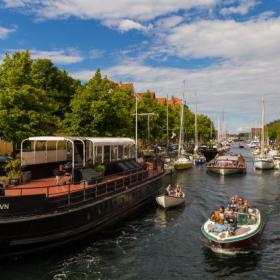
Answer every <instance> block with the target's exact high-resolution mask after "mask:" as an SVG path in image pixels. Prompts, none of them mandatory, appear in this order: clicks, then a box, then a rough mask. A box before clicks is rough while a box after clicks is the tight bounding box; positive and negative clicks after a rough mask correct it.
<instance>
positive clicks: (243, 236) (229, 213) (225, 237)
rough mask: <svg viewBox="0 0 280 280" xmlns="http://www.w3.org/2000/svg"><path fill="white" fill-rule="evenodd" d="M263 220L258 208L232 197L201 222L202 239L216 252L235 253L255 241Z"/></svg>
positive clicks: (245, 248)
mask: <svg viewBox="0 0 280 280" xmlns="http://www.w3.org/2000/svg"><path fill="white" fill-rule="evenodd" d="M263 227H264V222H263V219H262V215H261V212H260V210H259V209H257V208H252V207H250V206H249V204H248V202H247V201H246V200H245V199H243V198H241V197H237V196H235V197H232V198H231V199H230V201H229V204H228V206H227V207H226V208H225V207H224V206H220V207H219V209H218V210H217V211H215V212H214V213H213V214H212V215H211V217H210V218H209V219H208V220H207V221H206V222H205V223H204V224H203V225H202V226H201V232H202V240H203V241H204V243H205V245H206V246H207V247H209V248H210V249H211V250H212V251H214V252H216V253H223V254H237V253H241V252H244V251H245V250H248V249H249V248H250V247H251V246H252V245H253V244H255V243H256V242H257V240H258V238H259V236H260V234H261V232H262V230H263Z"/></svg>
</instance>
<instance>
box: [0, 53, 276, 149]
mask: <svg viewBox="0 0 280 280" xmlns="http://www.w3.org/2000/svg"><path fill="white" fill-rule="evenodd" d="M135 101H136V99H135V96H134V95H133V92H131V90H128V89H124V88H122V87H120V86H119V85H118V84H117V83H115V82H113V81H110V80H109V79H108V78H107V77H106V76H105V77H102V75H101V72H100V70H99V69H98V70H97V71H96V73H95V74H94V75H93V77H92V78H91V79H90V80H89V81H88V82H86V83H84V84H81V83H80V81H78V80H75V79H73V78H72V77H70V76H69V75H68V73H67V72H66V71H62V70H60V69H58V68H57V67H56V66H55V65H54V64H53V63H52V62H51V61H50V60H48V59H35V60H33V59H31V57H30V54H29V52H28V51H23V52H15V53H13V54H6V55H5V56H4V58H3V61H2V64H0V138H2V139H3V140H6V141H11V142H13V144H14V145H15V143H19V142H20V141H21V140H22V139H24V138H27V137H29V136H33V135H52V134H57V133H61V134H70V135H75V136H83V135H86V136H127V137H133V136H134V133H135V104H136V102H135ZM167 106H168V117H169V118H168V119H169V131H168V137H167V124H166V119H167ZM138 113H139V114H140V115H139V116H138V135H139V138H141V139H143V140H145V139H146V140H147V139H148V134H149V139H148V140H149V142H159V141H163V140H165V141H166V140H167V138H168V139H170V138H171V134H174V133H175V134H176V138H178V137H179V127H180V106H178V105H171V104H168V105H167V104H162V103H159V102H158V100H157V99H155V98H154V97H153V95H152V94H151V93H150V92H149V91H147V93H146V94H144V95H143V96H141V98H140V99H139V101H138ZM145 113H153V114H154V115H151V116H150V122H149V131H148V117H147V116H144V115H141V114H145ZM184 124H185V125H184V127H185V131H184V134H185V135H184V136H185V137H184V138H185V140H186V141H192V140H193V139H194V114H193V113H192V112H191V111H190V110H188V109H187V108H186V109H185V110H184ZM210 127H211V121H210V119H209V118H208V117H207V116H204V115H199V116H198V132H199V139H201V140H202V141H204V142H207V141H208V140H209V139H210V134H211V132H210ZM213 130H214V128H213ZM271 133H272V134H273V135H276V134H275V133H276V132H274V131H272V132H271ZM275 137H276V136H275ZM277 137H280V135H279V136H277ZM176 138H175V139H174V140H176Z"/></svg>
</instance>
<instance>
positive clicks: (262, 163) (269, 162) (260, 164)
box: [254, 100, 274, 170]
mask: <svg viewBox="0 0 280 280" xmlns="http://www.w3.org/2000/svg"><path fill="white" fill-rule="evenodd" d="M264 117H265V108H264V100H262V134H261V147H260V154H259V155H256V157H255V158H254V167H255V168H256V169H261V170H268V169H273V168H274V162H273V159H272V157H271V156H269V155H268V154H267V152H266V150H265V131H264V130H265V127H264Z"/></svg>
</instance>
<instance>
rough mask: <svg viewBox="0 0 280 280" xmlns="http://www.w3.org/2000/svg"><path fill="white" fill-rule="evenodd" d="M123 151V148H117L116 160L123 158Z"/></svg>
mask: <svg viewBox="0 0 280 280" xmlns="http://www.w3.org/2000/svg"><path fill="white" fill-rule="evenodd" d="M123 150H124V147H123V146H121V145H119V146H118V159H123V156H124V154H123Z"/></svg>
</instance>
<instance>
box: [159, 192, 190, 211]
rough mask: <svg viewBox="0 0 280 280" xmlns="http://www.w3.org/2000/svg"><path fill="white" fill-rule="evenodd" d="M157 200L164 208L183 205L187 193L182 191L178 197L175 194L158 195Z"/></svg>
mask: <svg viewBox="0 0 280 280" xmlns="http://www.w3.org/2000/svg"><path fill="white" fill-rule="evenodd" d="M156 202H157V204H158V205H159V206H161V207H163V208H172V207H176V206H179V205H182V204H183V203H184V202H185V194H184V193H183V192H182V196H181V197H176V196H173V195H165V194H163V195H158V196H157V197H156Z"/></svg>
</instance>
